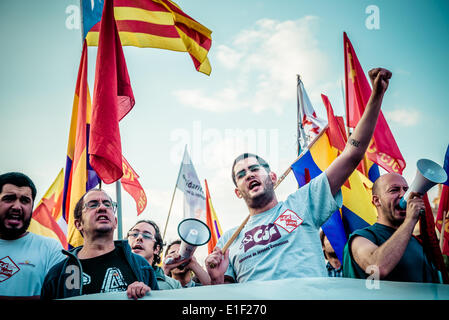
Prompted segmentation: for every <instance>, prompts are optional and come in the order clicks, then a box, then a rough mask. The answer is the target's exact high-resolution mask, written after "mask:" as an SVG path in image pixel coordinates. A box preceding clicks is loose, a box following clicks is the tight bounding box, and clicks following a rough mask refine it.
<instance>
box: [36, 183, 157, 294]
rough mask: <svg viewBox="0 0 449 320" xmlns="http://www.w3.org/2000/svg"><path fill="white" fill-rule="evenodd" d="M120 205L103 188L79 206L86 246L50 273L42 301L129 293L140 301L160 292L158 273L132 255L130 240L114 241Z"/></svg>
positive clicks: (77, 212)
mask: <svg viewBox="0 0 449 320" xmlns="http://www.w3.org/2000/svg"><path fill="white" fill-rule="evenodd" d="M115 210H116V204H115V203H114V202H113V201H112V199H111V198H110V197H109V195H108V194H107V193H106V192H105V191H103V190H101V189H91V190H89V191H88V192H87V193H86V194H85V195H84V196H83V197H82V198H81V199H80V200H79V201H78V203H77V204H76V206H75V210H74V221H75V227H76V228H77V229H78V230H79V232H80V233H81V235H82V236H83V239H84V245H83V246H80V247H77V248H75V249H73V250H71V251H70V252H68V251H64V253H65V254H66V255H67V256H68V257H67V258H66V259H65V260H64V261H62V262H60V263H59V264H57V265H56V266H54V267H53V268H52V269H51V270H50V271H49V273H48V274H47V276H46V278H45V280H44V285H43V287H42V292H41V298H42V299H58V298H67V297H73V296H78V295H84V294H93V293H105V292H117V291H126V293H127V296H128V298H132V299H137V298H141V297H143V296H145V295H146V294H147V293H148V292H149V291H150V290H158V289H159V287H158V285H157V282H156V276H155V274H154V270H153V268H152V267H151V265H149V264H148V262H147V261H146V260H145V259H144V258H142V257H141V256H139V255H137V254H134V253H132V251H131V248H130V247H129V245H128V242H127V241H126V240H118V241H114V239H113V237H114V230H115V229H116V227H117V217H116V216H115Z"/></svg>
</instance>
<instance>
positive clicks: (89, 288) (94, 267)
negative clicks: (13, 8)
mask: <svg viewBox="0 0 449 320" xmlns="http://www.w3.org/2000/svg"><path fill="white" fill-rule="evenodd" d="M80 261H81V265H82V267H83V294H92V293H103V292H117V291H126V289H127V288H128V285H130V284H131V283H133V282H135V281H137V278H136V276H135V275H134V272H133V271H132V269H131V267H130V266H129V264H128V262H127V261H126V257H125V255H124V253H123V251H122V250H120V249H119V248H115V249H114V250H113V251H111V252H109V253H106V254H104V255H101V256H98V257H95V258H90V259H80Z"/></svg>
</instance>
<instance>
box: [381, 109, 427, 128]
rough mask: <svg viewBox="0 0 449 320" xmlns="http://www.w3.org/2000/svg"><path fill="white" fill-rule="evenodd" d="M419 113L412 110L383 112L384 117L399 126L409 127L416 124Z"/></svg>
mask: <svg viewBox="0 0 449 320" xmlns="http://www.w3.org/2000/svg"><path fill="white" fill-rule="evenodd" d="M421 116H422V115H421V113H420V112H419V111H417V110H413V109H396V110H393V111H385V117H386V118H387V120H388V121H392V122H394V123H395V124H397V125H399V126H404V127H411V126H414V125H416V124H417V123H418V121H419V118H420V117H421Z"/></svg>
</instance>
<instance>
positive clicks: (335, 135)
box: [321, 94, 346, 151]
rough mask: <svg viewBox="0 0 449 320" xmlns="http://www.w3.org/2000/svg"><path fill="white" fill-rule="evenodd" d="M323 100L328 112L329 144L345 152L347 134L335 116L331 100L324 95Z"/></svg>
mask: <svg viewBox="0 0 449 320" xmlns="http://www.w3.org/2000/svg"><path fill="white" fill-rule="evenodd" d="M321 99H323V103H324V106H325V107H326V110H327V123H328V126H329V127H328V128H327V136H328V137H329V143H330V144H331V146H333V147H335V148H337V149H338V150H340V151H343V149H344V148H345V145H346V133H345V131H344V129H343V130H342V127H341V125H340V123H339V121H338V119H337V118H336V117H335V115H334V110H333V109H332V105H331V103H330V101H329V98H328V97H327V96H325V95H324V94H322V95H321Z"/></svg>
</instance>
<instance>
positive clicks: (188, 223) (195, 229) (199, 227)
mask: <svg viewBox="0 0 449 320" xmlns="http://www.w3.org/2000/svg"><path fill="white" fill-rule="evenodd" d="M178 234H179V237H180V238H181V246H180V248H179V255H180V258H179V259H176V261H181V260H185V259H189V258H190V257H192V256H193V253H194V252H195V250H196V247H198V246H202V245H205V244H206V243H208V242H209V240H210V236H211V233H210V230H209V227H208V226H207V224H205V223H204V222H203V221H201V220H198V219H194V218H187V219H184V220H182V221H181V222H180V223H179V225H178ZM176 261H175V260H174V259H173V258H167V259H166V260H165V264H172V263H175V262H176ZM182 267H183V266H182V265H181V266H180V267H178V268H180V269H182Z"/></svg>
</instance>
